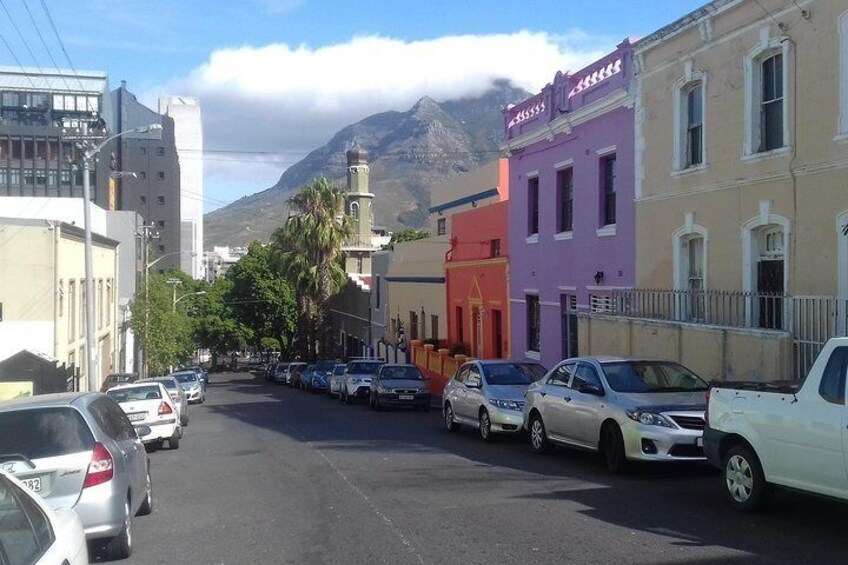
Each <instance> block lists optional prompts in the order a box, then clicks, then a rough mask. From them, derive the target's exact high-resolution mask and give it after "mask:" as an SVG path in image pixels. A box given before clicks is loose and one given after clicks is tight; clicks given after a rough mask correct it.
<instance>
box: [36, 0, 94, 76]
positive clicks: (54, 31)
mask: <svg viewBox="0 0 848 565" xmlns="http://www.w3.org/2000/svg"><path fill="white" fill-rule="evenodd" d="M41 7H42V8H44V13H45V14H46V15H47V21H48V22H50V27H51V28H53V33H54V34H56V40H57V41H58V42H59V47H61V48H62V53H64V54H65V59H66V60H67V61H68V65H70V66H71V70H72V71H73V72H74V76H75V77H76V79H77V82H79V85H80V90H85V87H84V86H83V84H82V79H80V77H79V73H77V68H76V67H75V66H74V63H73V62H72V61H71V56H70V55H68V50H67V49H65V44H64V43H63V42H62V37H61V36H60V35H59V30H58V29H56V24H55V23H54V22H53V16H52V15H50V8H48V7H47V2H46V1H45V0H41Z"/></svg>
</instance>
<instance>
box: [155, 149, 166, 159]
mask: <svg viewBox="0 0 848 565" xmlns="http://www.w3.org/2000/svg"><path fill="white" fill-rule="evenodd" d="M156 155H157V156H159V157H163V156H164V155H165V148H164V147H157V148H156Z"/></svg>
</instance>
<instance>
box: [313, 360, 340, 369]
mask: <svg viewBox="0 0 848 565" xmlns="http://www.w3.org/2000/svg"><path fill="white" fill-rule="evenodd" d="M335 366H336V362H335V361H318V362H317V363H316V364H315V370H316V371H332V370H333V369H334V368H335Z"/></svg>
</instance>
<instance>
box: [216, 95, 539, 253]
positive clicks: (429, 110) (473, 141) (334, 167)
mask: <svg viewBox="0 0 848 565" xmlns="http://www.w3.org/2000/svg"><path fill="white" fill-rule="evenodd" d="M528 96H530V94H529V93H527V92H525V91H523V90H521V89H518V88H515V87H513V86H511V85H510V84H509V83H508V82H506V81H497V82H495V83H494V84H493V86H492V88H491V89H490V90H489V91H488V92H486V93H485V94H483V95H482V96H480V97H476V98H464V99H460V100H452V101H447V102H442V103H438V102H436V101H434V100H433V99H431V98H429V97H427V96H425V97H423V98H421V99H420V100H419V101H418V102H417V103H416V104H415V105H414V106H413V107H412V108H410V109H409V110H408V111H406V112H395V111H391V112H383V113H380V114H374V115H372V116H369V117H367V118H365V119H363V120H362V121H360V122H357V123H355V124H352V125H349V126H347V127H345V128H343V129H342V130H340V131H339V132H338V133H336V135H334V136H333V138H332V139H331V140H330V141H329V142H327V144H326V145H324V146H323V147H320V148H318V149H316V150H314V151H312V152H311V153H309V154H308V155H307V156H306V157H304V158H303V159H302V160H301V161H299V162H297V163H296V164H294V165H292V166H291V167H289V168H288V169H287V170H286V171H285V172H284V173H283V174H282V176H281V177H280V180H279V181H278V182H277V184H276V185H274V186H273V187H271V188H269V189H267V190H264V191H262V192H259V193H257V194H253V195H251V196H247V197H244V198H242V199H240V200H237V201H236V202H233V203H232V204H230V205H229V206H226V207H224V208H221V209H219V210H216V211H214V212H211V213H209V214H207V215H206V216H205V227H204V228H205V233H206V241H205V247H204V248H206V249H209V248H211V247H212V246H213V245H230V246H236V245H246V244H247V243H249V242H250V241H252V240H254V239H259V240H260V241H267V240H268V238H269V237H270V235H271V233H272V232H273V231H274V230H275V229H276V228H277V227H279V225H280V224H281V223H282V221H283V219H284V218H285V217H286V213H287V210H286V200H287V199H288V198H289V197H290V196H291V194H292V193H293V192H294V191H296V190H297V189H298V188H300V187H301V186H303V185H305V184H307V183H309V182H311V181H312V180H313V179H315V178H316V177H319V176H325V177H327V178H329V179H332V180H334V181H335V182H337V183H338V184H340V185H343V184H344V179H345V168H346V165H347V162H346V157H345V152H346V151H347V150H348V149H349V148H350V147H352V146H353V145H354V144H359V145H361V146H362V147H364V148H365V149H367V150H368V152H369V154H370V159H371V163H370V165H371V192H373V193H374V194H375V200H374V211H375V215H376V218H375V222H376V223H377V224H378V225H383V226H386V227H388V228H389V229H401V228H403V227H421V226H423V225H424V223H425V221H426V219H427V208H428V207H429V206H430V186H432V185H433V184H437V183H439V182H441V181H443V180H444V179H446V178H449V177H452V176H455V175H458V174H461V173H464V172H467V171H470V170H472V169H474V168H476V167H478V166H480V165H482V164H483V163H486V162H488V161H491V160H492V159H496V158H497V157H498V144H499V142H500V139H501V135H502V129H503V121H502V118H501V109H502V108H503V107H504V106H506V105H507V104H509V103H515V102H519V101H521V100H523V99H525V98H527V97H528Z"/></svg>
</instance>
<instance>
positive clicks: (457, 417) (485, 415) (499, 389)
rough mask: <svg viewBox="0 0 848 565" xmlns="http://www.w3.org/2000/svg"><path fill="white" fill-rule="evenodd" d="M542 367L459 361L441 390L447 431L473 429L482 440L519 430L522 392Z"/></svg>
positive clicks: (527, 364) (530, 363)
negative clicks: (466, 427)
mask: <svg viewBox="0 0 848 565" xmlns="http://www.w3.org/2000/svg"><path fill="white" fill-rule="evenodd" d="M544 374H545V368H544V367H543V366H542V365H540V364H539V363H534V362H529V361H509V360H486V361H470V362H468V363H465V364H463V365H462V366H461V367H460V368H459V369H458V370H457V372H456V374H455V375H454V377H453V378H452V379H451V380H449V381H448V382H447V384H446V385H445V389H444V391H443V392H442V415H443V416H444V420H445V427H446V428H447V429H448V431H456V430H458V429H459V426H460V425H461V424H464V425H467V426H470V427H472V428H477V429H478V430H479V431H480V438H481V439H482V440H483V441H490V440H492V439H493V437H494V436H493V434H499V433H513V434H514V433H519V432H521V424H522V416H521V411H522V410H523V409H524V393H525V392H526V391H527V387H529V386H530V385H531V384H532V383H534V382H535V381H537V380H539V379H540V378H542V377H543V376H544Z"/></svg>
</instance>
